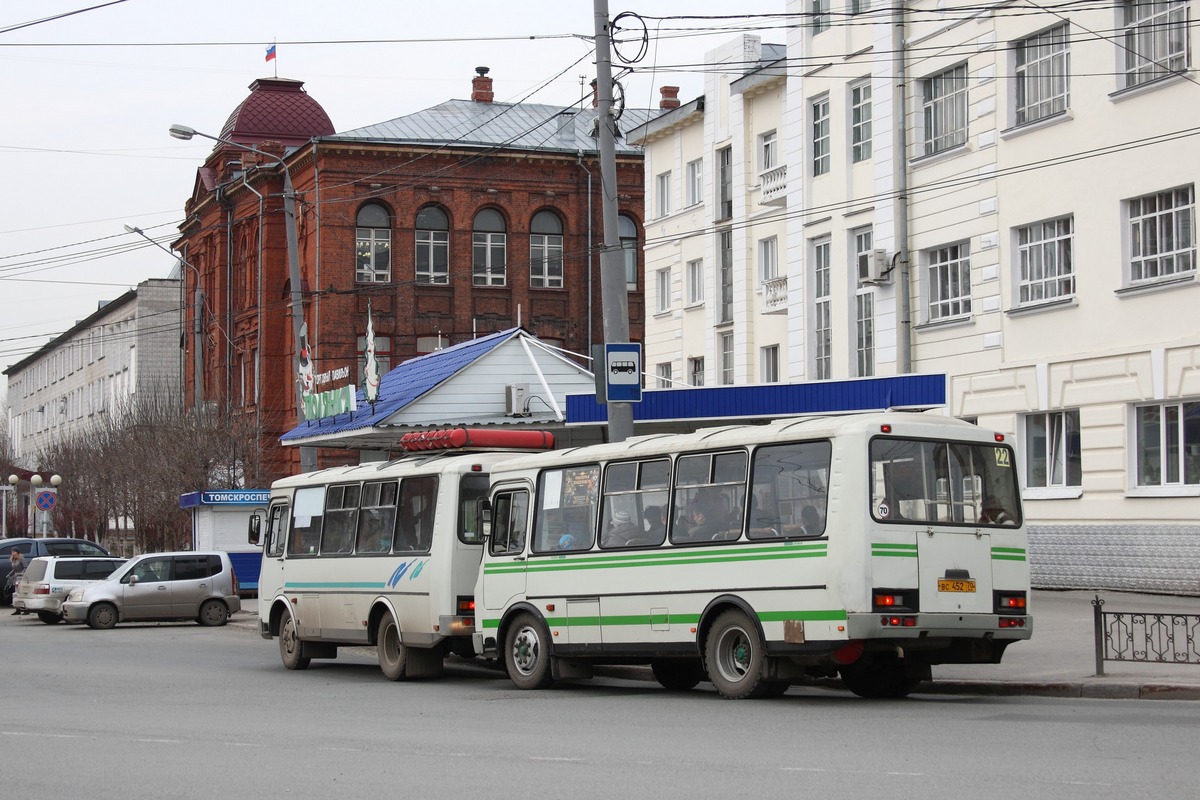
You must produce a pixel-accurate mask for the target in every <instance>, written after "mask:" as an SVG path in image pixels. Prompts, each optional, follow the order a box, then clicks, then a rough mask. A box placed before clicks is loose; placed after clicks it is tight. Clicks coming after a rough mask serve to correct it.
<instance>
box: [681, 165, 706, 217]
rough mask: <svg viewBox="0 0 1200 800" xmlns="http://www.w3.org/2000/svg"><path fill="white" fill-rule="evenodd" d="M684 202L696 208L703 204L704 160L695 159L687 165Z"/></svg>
mask: <svg viewBox="0 0 1200 800" xmlns="http://www.w3.org/2000/svg"><path fill="white" fill-rule="evenodd" d="M685 191H686V196H685V200H684V202H685V203H686V204H687V205H689V206H696V205H699V204H700V203H702V202H704V160H703V159H699V158H697V159H696V160H695V161H689V162H688V164H687V187H686V190H685Z"/></svg>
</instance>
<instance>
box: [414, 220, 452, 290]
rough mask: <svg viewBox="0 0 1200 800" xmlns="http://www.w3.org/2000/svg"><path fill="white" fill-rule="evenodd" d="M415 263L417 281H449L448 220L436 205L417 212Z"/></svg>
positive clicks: (442, 282) (441, 282) (443, 282)
mask: <svg viewBox="0 0 1200 800" xmlns="http://www.w3.org/2000/svg"><path fill="white" fill-rule="evenodd" d="M416 264H417V283H440V284H446V283H449V282H450V221H449V220H448V219H447V217H446V212H444V211H442V210H441V209H440V208H437V207H436V206H427V207H425V208H423V209H421V212H420V213H419V214H417V253H416Z"/></svg>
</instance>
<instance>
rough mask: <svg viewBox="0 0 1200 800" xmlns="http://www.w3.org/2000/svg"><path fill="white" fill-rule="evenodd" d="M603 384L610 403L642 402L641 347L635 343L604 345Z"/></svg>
mask: <svg viewBox="0 0 1200 800" xmlns="http://www.w3.org/2000/svg"><path fill="white" fill-rule="evenodd" d="M601 366H602V367H603V369H604V383H605V385H606V394H607V397H608V402H610V403H640V402H642V346H641V345H640V344H638V343H637V342H623V343H619V344H606V345H604V362H603V364H602V365H601Z"/></svg>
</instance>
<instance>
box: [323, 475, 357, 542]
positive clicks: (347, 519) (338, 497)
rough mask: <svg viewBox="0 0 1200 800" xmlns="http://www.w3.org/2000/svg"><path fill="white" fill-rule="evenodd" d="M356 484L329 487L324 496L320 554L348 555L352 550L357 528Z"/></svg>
mask: <svg viewBox="0 0 1200 800" xmlns="http://www.w3.org/2000/svg"><path fill="white" fill-rule="evenodd" d="M360 490H361V487H360V486H359V485H358V484H357V483H353V484H347V485H345V486H330V487H329V491H328V492H327V493H326V495H325V526H324V529H323V531H322V533H321V554H322V555H325V554H327V553H349V552H350V551H351V550H352V549H353V548H354V531H355V529H356V528H357V527H358V498H359V491H360Z"/></svg>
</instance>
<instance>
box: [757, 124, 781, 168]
mask: <svg viewBox="0 0 1200 800" xmlns="http://www.w3.org/2000/svg"><path fill="white" fill-rule="evenodd" d="M758 162H759V163H758V171H759V172H766V171H767V170H770V169H775V167H777V166H779V141H778V140H777V139H776V138H775V131H767V132H766V133H764V134H763V135H762V136H760V137H758Z"/></svg>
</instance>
